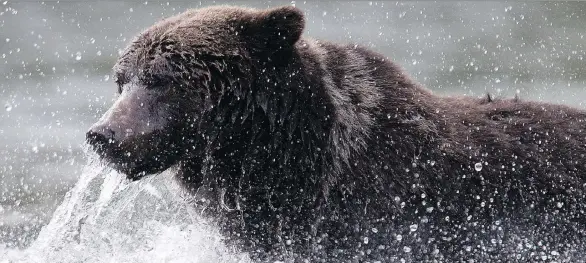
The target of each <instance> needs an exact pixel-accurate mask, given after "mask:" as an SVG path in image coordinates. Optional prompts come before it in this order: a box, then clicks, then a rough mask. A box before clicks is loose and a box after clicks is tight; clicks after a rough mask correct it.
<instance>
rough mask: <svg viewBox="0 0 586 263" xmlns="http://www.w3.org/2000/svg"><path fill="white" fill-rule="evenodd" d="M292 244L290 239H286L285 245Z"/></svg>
mask: <svg viewBox="0 0 586 263" xmlns="http://www.w3.org/2000/svg"><path fill="white" fill-rule="evenodd" d="M292 243H293V241H291V239H287V240H286V241H285V244H287V246H290V245H291V244H292Z"/></svg>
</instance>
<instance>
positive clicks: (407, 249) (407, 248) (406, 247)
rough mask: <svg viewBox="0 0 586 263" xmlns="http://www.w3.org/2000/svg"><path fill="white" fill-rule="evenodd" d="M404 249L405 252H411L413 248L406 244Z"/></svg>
mask: <svg viewBox="0 0 586 263" xmlns="http://www.w3.org/2000/svg"><path fill="white" fill-rule="evenodd" d="M403 251H405V253H410V252H411V248H410V247H408V246H404V247H403Z"/></svg>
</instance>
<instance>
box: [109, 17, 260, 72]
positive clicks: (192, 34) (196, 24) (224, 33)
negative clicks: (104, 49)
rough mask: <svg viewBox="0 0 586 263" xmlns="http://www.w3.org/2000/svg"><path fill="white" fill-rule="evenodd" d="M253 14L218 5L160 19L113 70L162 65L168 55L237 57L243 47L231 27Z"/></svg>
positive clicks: (134, 42) (126, 51)
mask: <svg viewBox="0 0 586 263" xmlns="http://www.w3.org/2000/svg"><path fill="white" fill-rule="evenodd" d="M255 12H258V11H257V10H254V9H247V8H240V7H224V6H220V7H210V8H203V9H192V10H188V11H186V12H183V13H181V14H178V15H175V16H172V17H169V18H166V19H164V20H161V21H159V22H158V23H156V24H154V25H153V26H151V27H149V28H147V29H146V30H145V31H143V32H142V33H141V34H139V35H138V36H137V37H135V39H134V40H133V41H132V43H131V44H130V45H129V46H128V47H127V48H126V49H125V50H124V52H123V53H122V55H121V56H120V58H119V60H118V62H117V63H116V65H115V66H114V69H115V71H116V70H117V69H128V68H131V69H136V70H140V69H141V68H148V67H150V66H152V65H151V64H153V65H164V64H165V63H164V60H165V59H166V58H168V57H170V53H174V54H180V55H185V54H192V55H194V57H197V55H199V54H202V55H214V56H234V55H240V54H241V52H242V48H243V47H242V45H241V41H240V40H239V38H238V36H237V33H236V30H235V27H238V25H239V24H240V23H241V24H245V23H246V20H248V19H251V18H252V17H253V16H254V15H255ZM154 62H156V63H154Z"/></svg>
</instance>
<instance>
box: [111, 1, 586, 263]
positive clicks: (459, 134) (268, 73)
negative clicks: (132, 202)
mask: <svg viewBox="0 0 586 263" xmlns="http://www.w3.org/2000/svg"><path fill="white" fill-rule="evenodd" d="M303 25H304V21H303V15H302V14H301V13H300V11H298V10H297V9H294V8H291V7H288V8H282V9H273V10H268V11H267V10H263V11H255V10H252V9H243V8H233V7H214V8H208V9H203V10H191V11H188V12H186V13H184V14H181V15H177V16H175V17H172V18H169V19H166V20H164V21H162V22H159V23H157V24H156V25H154V26H153V27H151V28H149V29H147V30H146V31H145V32H143V33H142V34H141V35H139V37H138V38H137V39H135V41H134V42H133V43H132V44H131V45H130V46H129V48H128V49H127V50H126V51H125V53H124V55H122V57H121V58H120V61H119V62H118V64H117V66H116V69H117V71H118V72H120V74H121V77H124V75H125V74H129V73H128V72H135V73H134V74H137V75H140V77H139V78H140V79H141V80H142V81H143V82H144V83H147V84H148V83H157V85H155V86H157V87H167V88H165V89H162V90H166V92H168V93H165V94H166V95H165V97H166V98H168V102H167V104H168V105H169V111H170V114H171V116H173V123H174V124H173V125H176V126H175V127H176V128H175V129H177V130H178V135H177V136H176V138H174V139H172V141H173V142H175V143H177V145H181V151H182V153H181V154H180V157H178V158H177V161H176V164H177V165H178V166H179V173H178V178H179V180H182V182H183V183H184V185H185V187H186V188H187V189H189V190H191V191H192V192H193V193H194V195H197V196H201V197H205V198H206V201H202V204H200V205H201V206H202V207H205V208H206V209H205V210H204V211H205V212H206V213H207V214H208V215H209V216H210V217H211V218H215V219H216V220H218V223H219V224H220V226H221V227H222V229H223V231H224V233H225V235H226V236H227V237H228V239H229V242H233V244H236V245H239V246H241V247H242V248H243V249H244V250H246V251H249V252H251V253H252V255H253V257H255V258H256V259H259V260H266V261H269V260H276V259H282V258H283V257H291V258H297V259H298V260H301V259H302V258H311V260H310V261H311V262H317V261H318V259H321V260H323V261H327V262H342V261H344V260H349V259H354V260H359V261H360V262H363V261H365V260H370V261H374V260H381V261H382V262H391V261H398V260H400V259H401V258H404V259H407V260H408V261H409V260H412V261H432V260H448V261H455V260H464V259H476V260H480V261H486V260H489V261H490V260H507V259H510V260H512V259H516V258H515V257H516V255H517V254H516V253H519V255H520V257H521V258H520V259H521V260H531V259H534V258H533V257H537V256H538V255H539V254H538V253H537V252H539V250H540V249H541V248H540V247H539V246H538V245H535V246H534V247H533V248H531V249H525V250H516V249H515V246H516V245H517V244H524V243H523V242H529V241H527V240H528V239H540V238H544V237H547V239H543V240H545V241H543V242H545V243H547V246H548V247H555V249H557V251H558V252H559V253H560V254H561V256H562V257H563V256H566V257H572V256H574V254H572V253H576V249H579V248H583V243H582V241H581V240H583V237H584V230H585V229H586V228H585V227H584V225H583V222H585V219H586V218H585V216H584V214H583V211H584V209H585V207H584V203H585V202H584V201H585V198H584V183H586V180H585V179H586V178H585V176H586V163H585V162H584V160H585V157H584V154H585V153H586V146H585V145H586V136H585V135H584V134H585V132H584V129H585V128H586V123H585V120H586V114H585V113H584V111H582V110H578V109H575V108H570V107H566V106H561V105H552V104H546V103H538V102H526V101H521V100H518V99H495V98H492V97H490V96H487V97H485V98H480V99H477V98H469V97H439V96H436V95H433V94H432V93H431V92H430V91H429V90H427V89H425V88H423V87H421V86H419V85H418V84H416V83H415V82H413V81H412V80H411V79H410V78H409V77H408V76H407V75H406V74H405V73H404V72H403V71H402V70H401V69H400V68H399V67H398V66H397V65H396V64H395V63H393V62H392V61H390V60H389V59H387V58H385V57H384V56H382V55H379V54H377V53H374V52H372V51H369V50H367V49H365V48H363V47H360V46H358V47H356V46H354V45H338V44H333V43H329V42H322V41H316V40H312V39H309V38H299V36H300V34H301V32H302V30H303ZM236 32H238V35H236ZM283 38H284V39H283ZM267 39H270V40H271V41H267ZM298 39H299V40H298ZM147 84H145V85H147ZM161 92H162V91H161ZM476 163H482V170H481V171H476V170H475V164H476ZM170 165H173V164H171V163H165V165H162V166H160V167H161V168H167V167H168V166H170ZM147 173H149V171H147ZM558 203H562V204H563V205H562V206H561V207H560V206H559V205H558ZM412 225H417V230H416V231H411V229H412ZM398 234H400V235H401V237H402V238H401V239H398V238H397V235H398ZM495 238H496V239H498V240H500V241H499V242H497V243H492V242H491V240H492V239H495ZM531 242H533V241H531ZM535 242H537V241H535ZM564 244H571V245H569V246H565V245H564ZM405 247H408V248H409V249H405ZM467 247H471V251H470V252H467V251H468V250H467V249H466V248H467ZM487 247H488V249H487ZM408 250H409V251H408ZM536 251H537V252H536ZM532 252H535V253H533V254H532Z"/></svg>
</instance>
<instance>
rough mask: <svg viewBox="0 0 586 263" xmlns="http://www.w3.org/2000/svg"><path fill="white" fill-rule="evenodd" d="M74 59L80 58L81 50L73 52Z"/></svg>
mask: <svg viewBox="0 0 586 263" xmlns="http://www.w3.org/2000/svg"><path fill="white" fill-rule="evenodd" d="M75 60H81V52H79V51H77V53H75Z"/></svg>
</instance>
